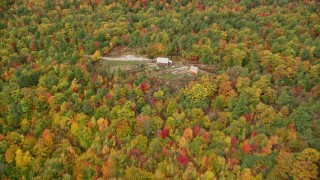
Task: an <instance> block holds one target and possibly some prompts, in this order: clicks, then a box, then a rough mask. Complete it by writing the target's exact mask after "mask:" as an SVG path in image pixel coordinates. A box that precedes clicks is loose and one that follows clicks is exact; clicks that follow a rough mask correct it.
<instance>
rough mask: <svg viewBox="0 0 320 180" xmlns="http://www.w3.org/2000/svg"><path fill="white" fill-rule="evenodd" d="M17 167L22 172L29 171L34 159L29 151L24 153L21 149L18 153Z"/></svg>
mask: <svg viewBox="0 0 320 180" xmlns="http://www.w3.org/2000/svg"><path fill="white" fill-rule="evenodd" d="M15 160H16V166H17V168H20V169H21V170H22V171H26V170H27V169H28V166H29V165H30V163H31V161H32V157H31V156H30V153H29V151H27V152H25V153H23V152H22V151H21V149H20V148H19V149H18V150H17V151H16V158H15Z"/></svg>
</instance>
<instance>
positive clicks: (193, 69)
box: [189, 66, 198, 74]
mask: <svg viewBox="0 0 320 180" xmlns="http://www.w3.org/2000/svg"><path fill="white" fill-rule="evenodd" d="M189 71H190V73H191V74H198V67H196V66H190V70H189Z"/></svg>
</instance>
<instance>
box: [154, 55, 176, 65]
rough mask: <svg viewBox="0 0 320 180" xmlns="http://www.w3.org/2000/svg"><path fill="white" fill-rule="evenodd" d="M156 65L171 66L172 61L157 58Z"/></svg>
mask: <svg viewBox="0 0 320 180" xmlns="http://www.w3.org/2000/svg"><path fill="white" fill-rule="evenodd" d="M156 60H157V65H158V66H167V67H168V66H171V65H172V61H171V60H170V59H169V58H163V57H157V59H156Z"/></svg>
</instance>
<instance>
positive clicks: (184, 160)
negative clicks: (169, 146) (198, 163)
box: [177, 155, 189, 166]
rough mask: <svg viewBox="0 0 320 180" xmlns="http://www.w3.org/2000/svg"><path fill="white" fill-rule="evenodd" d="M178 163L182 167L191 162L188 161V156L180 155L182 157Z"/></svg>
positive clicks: (179, 157)
mask: <svg viewBox="0 0 320 180" xmlns="http://www.w3.org/2000/svg"><path fill="white" fill-rule="evenodd" d="M177 159H178V162H179V164H181V165H184V166H185V165H187V164H188V163H189V160H188V158H187V156H184V155H180V156H178V158H177Z"/></svg>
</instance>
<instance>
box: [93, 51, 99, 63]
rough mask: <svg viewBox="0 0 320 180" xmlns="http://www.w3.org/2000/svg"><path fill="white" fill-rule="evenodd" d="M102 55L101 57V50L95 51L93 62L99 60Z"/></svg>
mask: <svg viewBox="0 0 320 180" xmlns="http://www.w3.org/2000/svg"><path fill="white" fill-rule="evenodd" d="M100 57H101V53H100V51H98V50H97V51H96V52H94V54H93V55H92V59H93V62H96V61H98V60H99V58H100Z"/></svg>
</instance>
